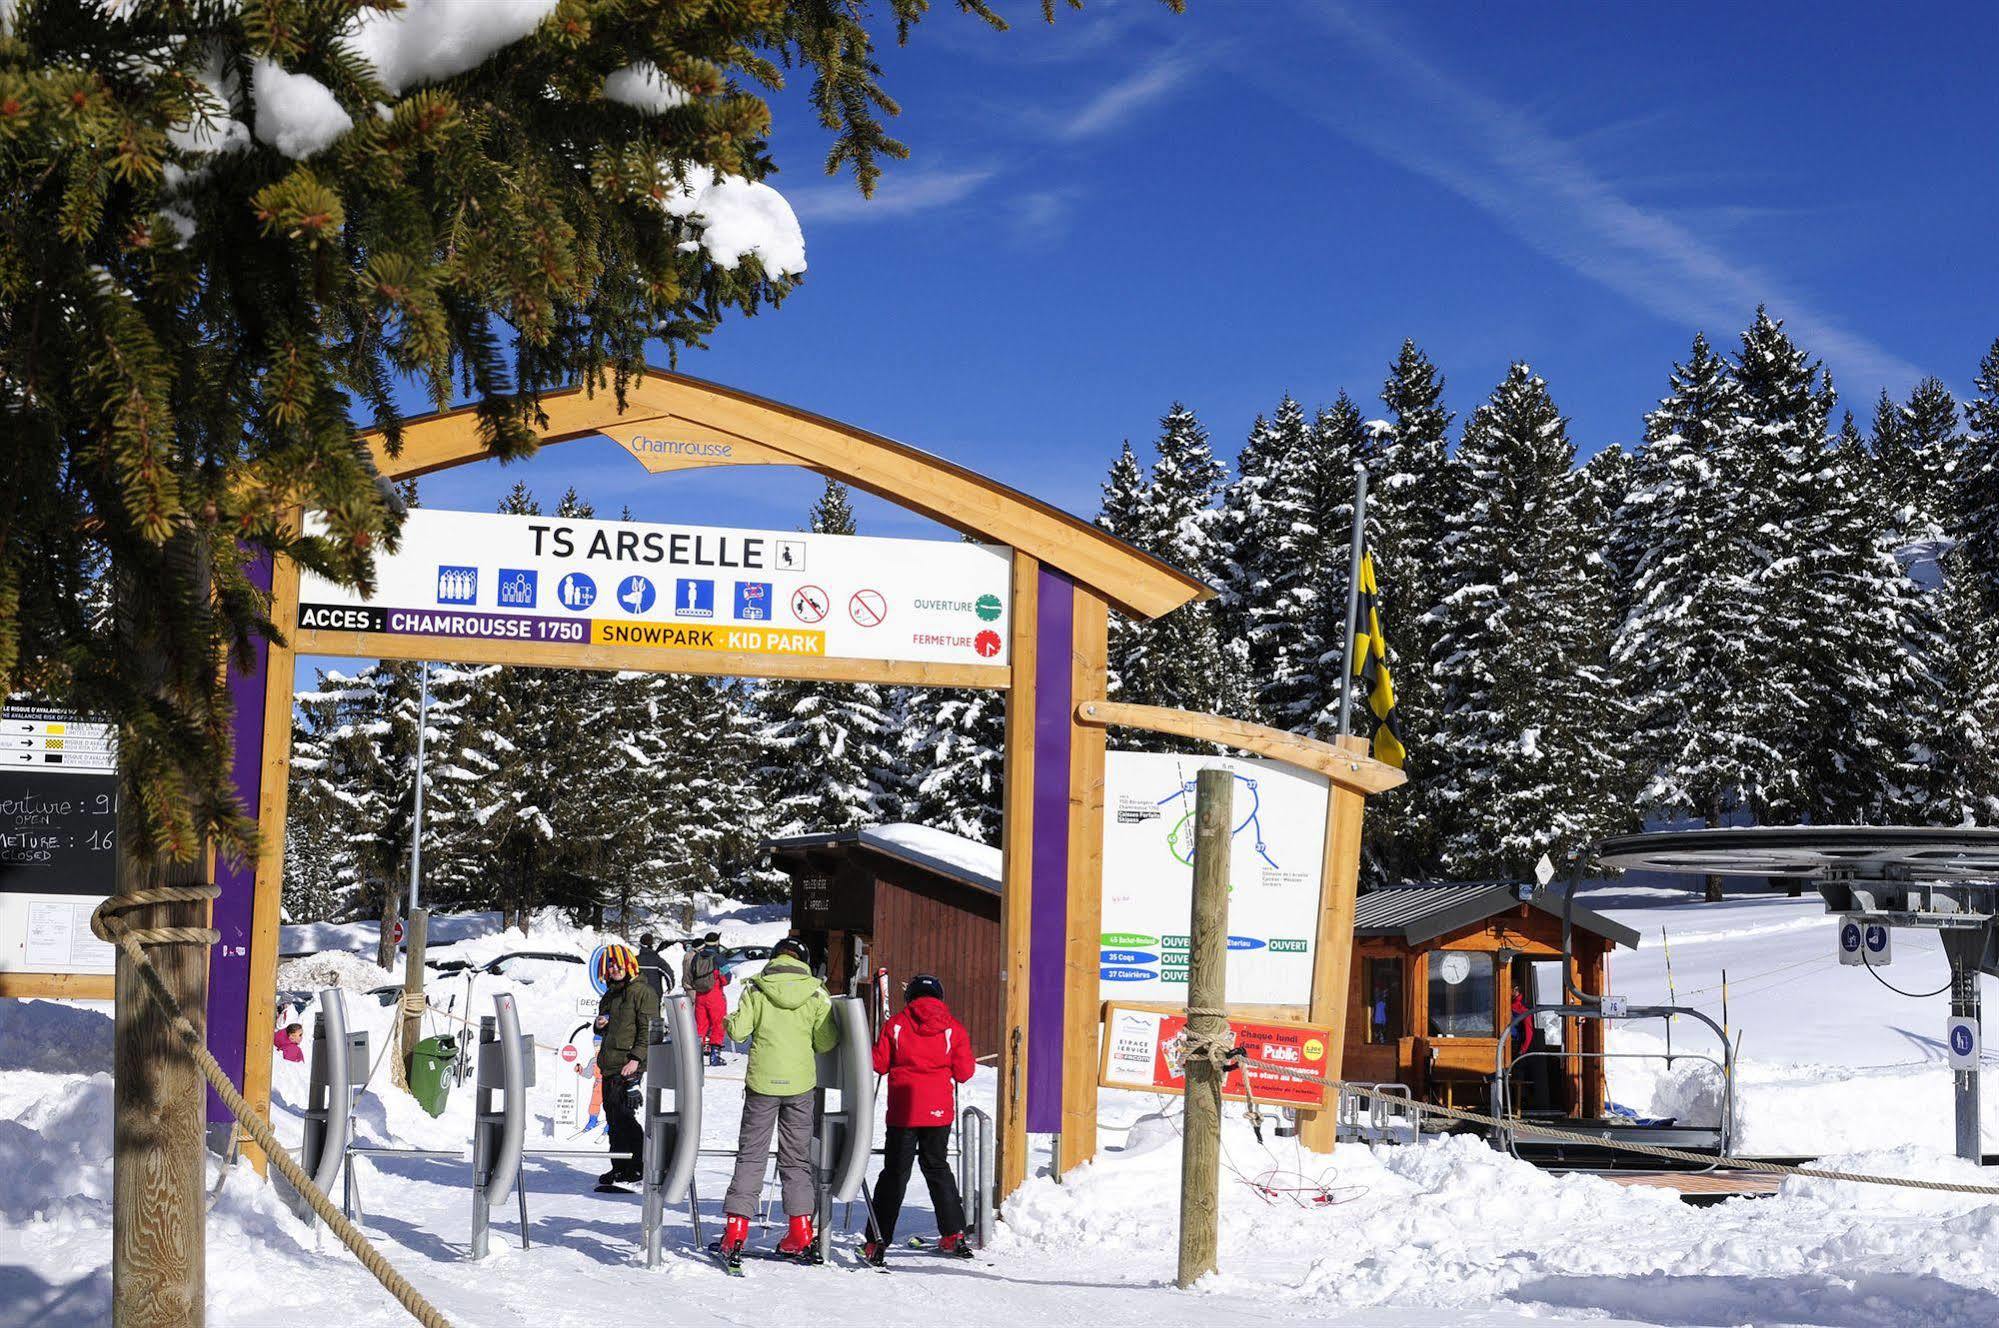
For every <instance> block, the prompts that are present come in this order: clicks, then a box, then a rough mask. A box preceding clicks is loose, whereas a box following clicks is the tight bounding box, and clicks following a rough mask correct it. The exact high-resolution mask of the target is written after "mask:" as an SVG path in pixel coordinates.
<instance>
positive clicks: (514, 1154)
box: [472, 994, 534, 1259]
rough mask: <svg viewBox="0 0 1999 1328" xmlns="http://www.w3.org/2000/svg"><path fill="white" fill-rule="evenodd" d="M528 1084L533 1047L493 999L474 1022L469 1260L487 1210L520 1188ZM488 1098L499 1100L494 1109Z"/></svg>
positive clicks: (503, 1004)
mask: <svg viewBox="0 0 1999 1328" xmlns="http://www.w3.org/2000/svg"><path fill="white" fill-rule="evenodd" d="M533 1083H534V1044H533V1042H532V1041H530V1040H529V1039H528V1038H527V1037H526V1036H525V1035H524V1034H522V1032H521V1023H520V1015H519V1013H518V1012H517V1011H516V1010H515V1008H514V998H513V997H512V996H509V995H504V994H502V995H498V996H495V997H493V1013H492V1014H490V1015H487V1016H485V1017H483V1018H481V1019H480V1020H479V1069H478V1082H477V1084H476V1085H475V1089H474V1101H475V1102H476V1104H477V1108H478V1116H477V1118H476V1120H475V1122H474V1124H473V1126H472V1257H473V1258H475V1259H481V1258H484V1257H485V1255H486V1230H487V1226H488V1224H489V1222H490V1220H491V1217H492V1210H493V1205H495V1204H501V1203H505V1202H506V1201H507V1195H508V1193H509V1192H510V1191H513V1190H516V1189H518V1188H519V1185H520V1171H521V1143H522V1140H523V1139H524V1138H525V1136H526V1132H527V1090H528V1088H529V1086H530V1085H532V1084H533ZM494 1094H498V1095H499V1101H498V1103H497V1105H496V1104H495V1102H494ZM520 1210H521V1244H522V1245H523V1246H525V1245H526V1244H527V1236H528V1209H527V1196H526V1193H525V1192H522V1194H521V1203H520Z"/></svg>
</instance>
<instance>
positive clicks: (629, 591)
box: [618, 576, 659, 613]
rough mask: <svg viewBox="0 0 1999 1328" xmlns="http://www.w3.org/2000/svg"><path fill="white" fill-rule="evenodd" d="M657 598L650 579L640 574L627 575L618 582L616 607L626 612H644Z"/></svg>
mask: <svg viewBox="0 0 1999 1328" xmlns="http://www.w3.org/2000/svg"><path fill="white" fill-rule="evenodd" d="M658 598H659V592H658V591H657V590H654V589H653V585H652V582H651V581H648V580H647V579H646V578H645V577H642V576H628V577H626V578H625V579H624V580H622V581H620V582H618V607H620V608H622V609H623V610H624V611H625V612H626V613H644V612H645V611H646V610H648V609H650V608H651V607H652V605H653V601H654V600H656V599H658Z"/></svg>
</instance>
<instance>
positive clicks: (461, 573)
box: [437, 565, 479, 604]
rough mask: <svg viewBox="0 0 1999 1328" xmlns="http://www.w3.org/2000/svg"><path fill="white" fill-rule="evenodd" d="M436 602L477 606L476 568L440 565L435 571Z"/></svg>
mask: <svg viewBox="0 0 1999 1328" xmlns="http://www.w3.org/2000/svg"><path fill="white" fill-rule="evenodd" d="M437 602H438V603H439V604H477V603H478V602H479V569H478V568H476V567H451V566H444V565H440V566H439V567H438V569H437Z"/></svg>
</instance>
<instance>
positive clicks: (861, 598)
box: [847, 590, 888, 627]
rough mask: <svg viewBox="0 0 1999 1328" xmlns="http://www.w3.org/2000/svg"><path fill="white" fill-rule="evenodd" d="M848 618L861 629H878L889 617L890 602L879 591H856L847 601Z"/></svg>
mask: <svg viewBox="0 0 1999 1328" xmlns="http://www.w3.org/2000/svg"><path fill="white" fill-rule="evenodd" d="M847 616H848V617H849V618H852V619H853V620H854V623H855V625H856V626H859V627H878V626H880V625H881V620H882V619H884V618H886V617H888V601H887V600H885V599H883V598H882V593H881V591H879V590H856V591H855V592H854V594H853V598H851V599H849V600H848V601H847Z"/></svg>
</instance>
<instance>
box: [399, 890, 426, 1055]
mask: <svg viewBox="0 0 1999 1328" xmlns="http://www.w3.org/2000/svg"><path fill="white" fill-rule="evenodd" d="M429 931H430V910H429V909H427V908H413V909H411V910H410V916H409V923H408V925H407V926H406V927H405V929H404V931H403V936H404V938H405V940H406V941H407V943H408V945H409V952H408V955H407V958H406V961H405V967H404V968H403V1082H404V1083H405V1084H407V1083H408V1082H409V1076H410V1071H411V1070H413V1069H414V1068H415V1067H416V1044H417V1043H418V1041H420V1040H421V1039H422V1037H423V1014H422V1010H423V1007H422V1006H421V1005H419V1004H417V1001H418V1000H420V999H421V998H422V996H423V951H424V943H425V938H426V937H427V935H428V933H429Z"/></svg>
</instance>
